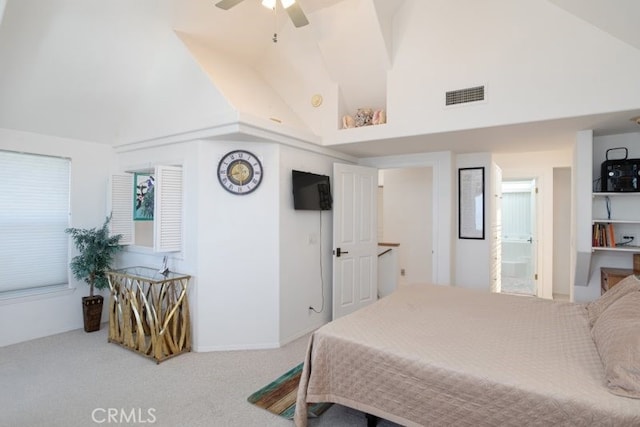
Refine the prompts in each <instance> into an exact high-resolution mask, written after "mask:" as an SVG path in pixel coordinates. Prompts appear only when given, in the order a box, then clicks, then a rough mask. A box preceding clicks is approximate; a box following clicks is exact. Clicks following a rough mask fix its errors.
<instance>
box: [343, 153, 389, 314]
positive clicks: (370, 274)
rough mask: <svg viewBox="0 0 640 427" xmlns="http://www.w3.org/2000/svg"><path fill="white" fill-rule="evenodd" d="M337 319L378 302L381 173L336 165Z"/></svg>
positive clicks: (375, 170) (361, 167) (357, 167)
mask: <svg viewBox="0 0 640 427" xmlns="http://www.w3.org/2000/svg"><path fill="white" fill-rule="evenodd" d="M333 181H334V187H333V188H334V190H333V200H334V204H333V319H337V318H338V317H341V316H344V315H346V314H349V313H352V312H354V311H356V310H358V309H360V308H362V307H364V306H366V305H369V304H371V303H373V302H375V301H376V299H377V298H378V296H377V288H378V277H377V276H378V235H377V224H378V221H377V191H378V170H377V169H374V168H368V167H363V166H354V165H346V164H341V163H336V164H334V166H333Z"/></svg>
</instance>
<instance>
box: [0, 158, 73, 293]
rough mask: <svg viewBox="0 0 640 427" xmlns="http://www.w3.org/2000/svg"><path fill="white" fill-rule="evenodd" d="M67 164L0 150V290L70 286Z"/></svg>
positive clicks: (52, 159) (68, 168) (62, 161)
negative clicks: (67, 229) (66, 231)
mask: <svg viewBox="0 0 640 427" xmlns="http://www.w3.org/2000/svg"><path fill="white" fill-rule="evenodd" d="M70 169H71V160H70V159H66V158H60V157H49V156H41V155H33V154H24V153H16V152H11V151H1V150H0V295H2V294H8V293H15V292H19V291H24V290H28V289H37V288H48V287H54V286H55V287H57V286H68V281H69V280H68V255H69V250H68V244H69V236H68V235H67V234H66V233H65V229H66V228H67V227H69V192H70V183H69V182H70Z"/></svg>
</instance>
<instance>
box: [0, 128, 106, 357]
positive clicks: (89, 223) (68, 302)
mask: <svg viewBox="0 0 640 427" xmlns="http://www.w3.org/2000/svg"><path fill="white" fill-rule="evenodd" d="M0 149H2V150H11V151H20V152H25V153H33V154H43V155H51V156H60V157H68V158H70V159H71V222H70V226H72V227H80V228H91V227H96V226H100V225H102V223H103V222H104V219H105V216H106V214H107V210H106V189H107V177H108V175H109V171H110V168H111V166H112V164H113V152H112V148H111V147H110V146H108V145H103V144H95V143H89V142H86V141H77V140H71V139H63V138H56V137H51V136H46V135H39V134H34V133H26V132H18V131H13V130H8V129H0ZM69 245H70V251H69V255H70V257H72V256H74V255H75V249H73V247H72V244H71V242H70V243H69ZM69 280H70V286H71V290H69V291H67V292H60V293H55V294H50V295H47V296H41V297H38V296H33V297H28V298H22V299H13V300H0V325H2V331H1V333H0V347H1V346H3V345H8V344H12V343H16V342H20V341H25V340H29V339H33V338H39V337H43V336H47V335H53V334H57V333H60V332H65V331H69V330H72V329H78V328H82V325H83V321H82V303H81V298H82V297H83V296H86V295H88V294H89V289H88V287H87V285H86V284H85V283H84V282H78V281H76V280H75V279H74V278H73V276H72V275H71V273H70V272H69ZM103 293H104V292H103ZM106 307H107V305H106V304H105V307H104V312H103V320H104V321H106V319H107V318H106V315H105V313H106Z"/></svg>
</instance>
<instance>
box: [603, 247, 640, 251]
mask: <svg viewBox="0 0 640 427" xmlns="http://www.w3.org/2000/svg"><path fill="white" fill-rule="evenodd" d="M591 250H592V251H594V252H595V251H609V252H640V246H616V247H615V248H612V247H608V246H594V247H592V248H591Z"/></svg>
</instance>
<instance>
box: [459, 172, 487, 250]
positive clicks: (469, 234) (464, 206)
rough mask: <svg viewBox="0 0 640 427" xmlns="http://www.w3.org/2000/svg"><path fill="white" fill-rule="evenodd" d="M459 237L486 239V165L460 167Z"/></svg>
mask: <svg viewBox="0 0 640 427" xmlns="http://www.w3.org/2000/svg"><path fill="white" fill-rule="evenodd" d="M458 238H460V239H484V167H477V168H460V169H458Z"/></svg>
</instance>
